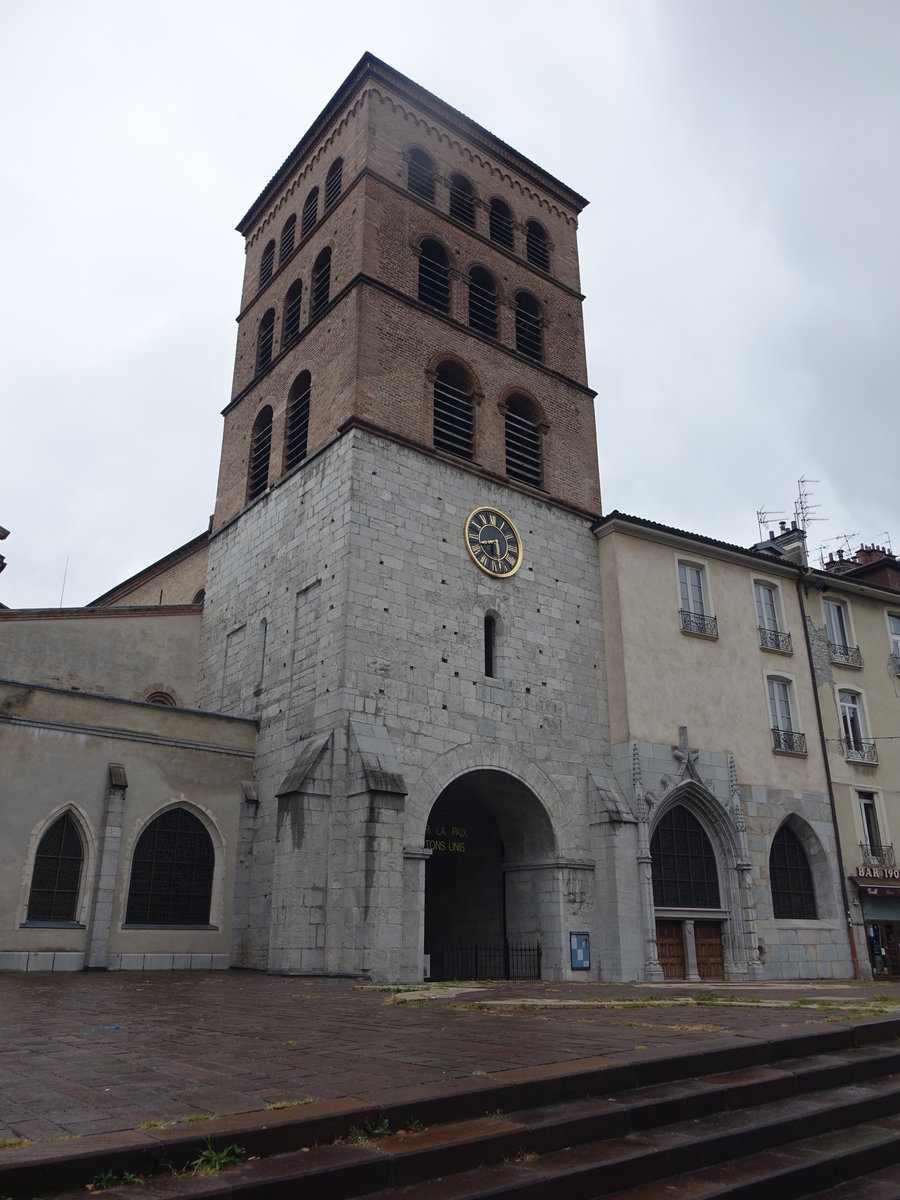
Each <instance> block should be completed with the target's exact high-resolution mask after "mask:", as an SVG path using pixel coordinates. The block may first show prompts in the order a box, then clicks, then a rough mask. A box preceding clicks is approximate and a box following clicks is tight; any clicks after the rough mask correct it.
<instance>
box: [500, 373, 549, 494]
mask: <svg viewBox="0 0 900 1200" xmlns="http://www.w3.org/2000/svg"><path fill="white" fill-rule="evenodd" d="M506 474H507V475H508V476H509V477H510V479H518V480H520V481H521V482H522V483H530V484H531V485H532V487H540V486H541V478H542V471H541V431H540V429H539V428H538V422H537V419H536V414H535V411H534V405H533V404H532V402H531V401H530V400H529V399H528V398H527V396H518V395H516V396H510V397H509V399H508V400H507V402H506Z"/></svg>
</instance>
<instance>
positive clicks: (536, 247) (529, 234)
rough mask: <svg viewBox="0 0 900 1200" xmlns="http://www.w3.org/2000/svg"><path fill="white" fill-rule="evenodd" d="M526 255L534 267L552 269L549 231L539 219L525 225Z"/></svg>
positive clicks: (543, 269)
mask: <svg viewBox="0 0 900 1200" xmlns="http://www.w3.org/2000/svg"><path fill="white" fill-rule="evenodd" d="M525 255H526V257H527V259H528V261H529V262H530V263H531V265H532V266H533V267H538V268H539V269H540V270H541V271H549V270H550V248H549V246H548V245H547V233H546V231H545V229H544V227H543V225H539V224H538V223H537V221H529V222H528V224H527V225H526V226H525Z"/></svg>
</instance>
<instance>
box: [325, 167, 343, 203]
mask: <svg viewBox="0 0 900 1200" xmlns="http://www.w3.org/2000/svg"><path fill="white" fill-rule="evenodd" d="M343 173H344V160H343V159H342V158H336V159H335V160H334V162H333V163H332V164H331V166H330V167H329V168H328V174H327V175H326V176H325V211H326V212H327V211H328V209H329V208H331V206H332V204H334V202H335V200H337V198H338V196H339V195H340V194H341V180H342V178H343Z"/></svg>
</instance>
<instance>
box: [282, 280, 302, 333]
mask: <svg viewBox="0 0 900 1200" xmlns="http://www.w3.org/2000/svg"><path fill="white" fill-rule="evenodd" d="M302 299H303V284H302V283H301V281H300V280H299V279H295V280H294V282H293V283H292V284H291V286H290V287H289V288H288V290H287V295H286V296H285V298H284V322H283V324H282V327H281V345H282V346H290V344H291V342H295V341H296V340H297V338H298V337H299V336H300V302H301V301H302Z"/></svg>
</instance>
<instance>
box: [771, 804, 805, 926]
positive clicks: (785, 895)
mask: <svg viewBox="0 0 900 1200" xmlns="http://www.w3.org/2000/svg"><path fill="white" fill-rule="evenodd" d="M769 885H770V887H771V889H772V915H773V916H775V917H779V918H786V919H789V920H799V921H814V920H815V919H816V893H815V890H814V888H813V878H812V871H810V869H809V859H808V858H807V857H806V851H805V850H804V849H803V845H802V843H801V841H800V839H799V838H798V837H797V835H796V833H794V831H793V830H792V829H790V828H788V826H787V825H782V826H781V828H780V829H779V830H778V832H777V833H776V834H775V837H774V838H773V839H772V849H771V852H770V854H769Z"/></svg>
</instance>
